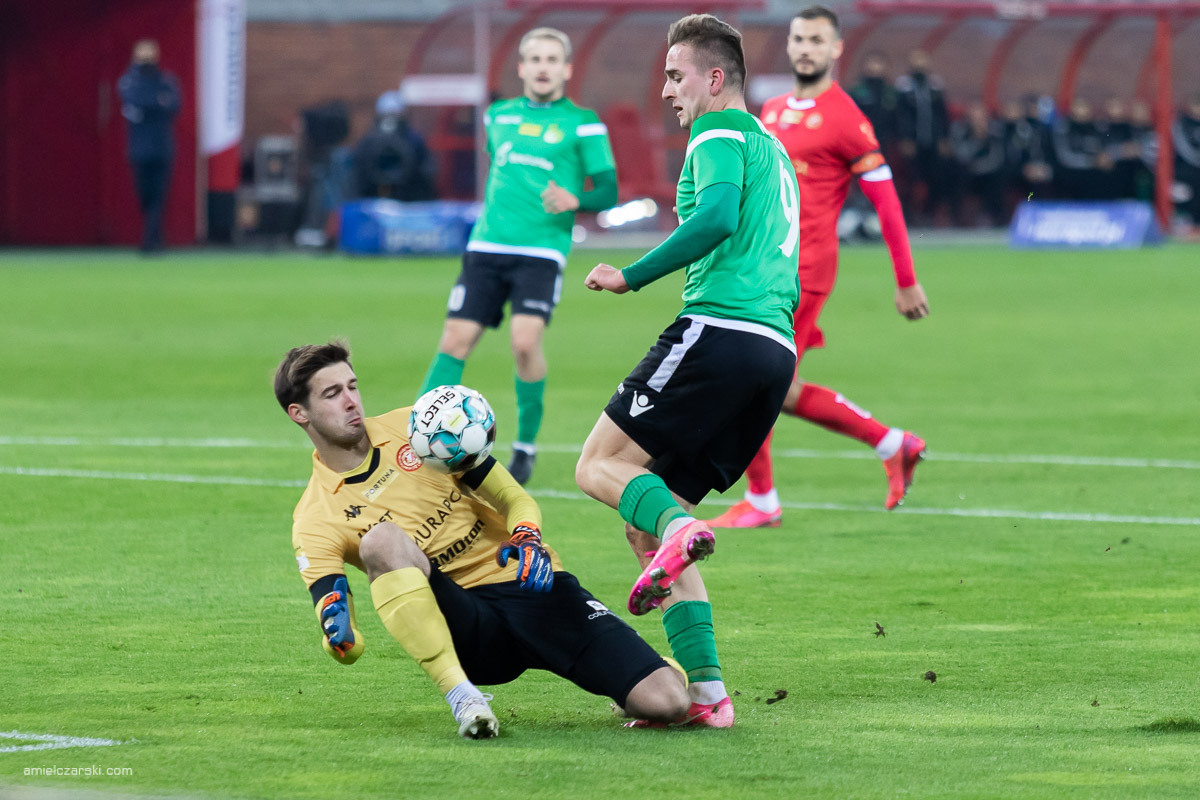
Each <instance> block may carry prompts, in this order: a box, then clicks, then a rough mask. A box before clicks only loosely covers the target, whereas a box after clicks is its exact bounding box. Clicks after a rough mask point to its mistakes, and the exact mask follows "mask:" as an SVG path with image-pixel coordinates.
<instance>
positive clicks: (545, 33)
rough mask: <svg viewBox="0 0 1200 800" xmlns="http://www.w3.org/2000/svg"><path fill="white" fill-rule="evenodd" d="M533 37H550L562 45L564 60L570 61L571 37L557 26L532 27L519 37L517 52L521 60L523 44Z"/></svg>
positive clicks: (523, 53)
mask: <svg viewBox="0 0 1200 800" xmlns="http://www.w3.org/2000/svg"><path fill="white" fill-rule="evenodd" d="M534 39H552V40H553V41H556V42H558V43H559V44H561V45H562V46H563V53H565V54H566V56H565V58H566V62H567V63H568V64H570V63H571V37H570V36H567V35H566V34H565V33H563V32H562V31H560V30H559V29H558V28H534V29H533V30H531V31H530V32H529V33H527V34H525V35H524V36H522V37H521V43H520V44H519V45H517V54H518V55H519V56H520V58H521V60H522V61H524V60H525V45H527V44H528V43H529V42H532V41H533V40H534Z"/></svg>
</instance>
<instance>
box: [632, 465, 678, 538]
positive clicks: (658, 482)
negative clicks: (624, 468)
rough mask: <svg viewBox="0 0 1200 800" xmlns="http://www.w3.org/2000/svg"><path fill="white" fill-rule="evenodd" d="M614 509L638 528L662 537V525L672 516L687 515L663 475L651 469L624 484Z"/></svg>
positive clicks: (664, 526) (664, 525) (671, 518)
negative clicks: (619, 499) (664, 481)
mask: <svg viewBox="0 0 1200 800" xmlns="http://www.w3.org/2000/svg"><path fill="white" fill-rule="evenodd" d="M617 513H619V514H620V515H621V519H623V520H625V521H626V522H628V523H629V524H630V525H632V526H633V527H635V528H637V529H638V530H639V531H645V532H646V533H652V534H654V535H655V536H657V537H658V538H659V539H661V538H662V535H663V529H664V528H666V527H667V523H669V522H670V521H671V520H673V519H678V518H679V517H686V516H687V512H686V511H684V510H683V507H682V506H681V505H679V503H677V502H675V497H674V495H672V494H671V490H670V489H668V488H667V485H666V484H665V483H663V479H662V478H660V477H658V476H657V475H655V474H653V473H650V472H648V473H646V474H645V475H638V476H637V477H636V478H634V479H633V480H631V481H630V482H629V483H627V484H625V490H624V491H623V492H621V502H619V503H618V504H617Z"/></svg>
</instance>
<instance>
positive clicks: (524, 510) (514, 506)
mask: <svg viewBox="0 0 1200 800" xmlns="http://www.w3.org/2000/svg"><path fill="white" fill-rule="evenodd" d="M479 492H480V494H482V495H483V499H484V500H487V501H488V503H490V504H491V505H492V506H494V507H495V508H496V510H497V511H499V512H500V513H501V514H503V515H504V519H505V524H507V525H508V529H509V530H510V531H512V530H516V528H517V526H518V525H528V526H531V527H534V528H537V529H538V530H539V531H540V530H541V529H542V510H541V509H540V508H538V504H537V501H536V500H534V499H533V498H532V497H530V496H529V493H528V492H526V491H525V490H524V489H522V488H521V484H519V483H517V481H516V479H515V478H513V476H512V475H510V474H509V473H508V470H506V469H505V468H504V467H502V466H501V465H500V464H499V463H498V462H497V463H496V464H494V465H493V466H492V469H491V470H490V471H489V472H488V474H487V477H485V478H484V479H483V483H481V484H479Z"/></svg>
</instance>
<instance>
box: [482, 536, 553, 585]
mask: <svg viewBox="0 0 1200 800" xmlns="http://www.w3.org/2000/svg"><path fill="white" fill-rule="evenodd" d="M512 556H516V559H517V580H518V581H519V582H520V586H521V588H522V589H529V590H530V591H534V592H548V591H550V587H551V586H553V585H554V566H553V565H552V564H551V563H550V554H549V553H547V552H546V548H544V547H542V533H541V531H539V530H538V529H537V526H536V525H532V524H529V523H521V524H520V525H518V526H517V527H516V528H514V529H513V535H512V538H510V539H509V540H508V541H507V542H505V543H504V544H503V545H501V547H500V549H499V550H497V551H496V563H497V564H499V565H500V566H502V567H503V566H506V565H507V564H508V559H509V558H510V557H512Z"/></svg>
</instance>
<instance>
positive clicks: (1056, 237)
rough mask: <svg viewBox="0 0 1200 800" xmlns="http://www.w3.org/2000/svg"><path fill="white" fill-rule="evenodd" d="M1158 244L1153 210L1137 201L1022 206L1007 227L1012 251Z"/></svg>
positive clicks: (1032, 203)
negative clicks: (1017, 249) (1013, 248)
mask: <svg viewBox="0 0 1200 800" xmlns="http://www.w3.org/2000/svg"><path fill="white" fill-rule="evenodd" d="M1161 241H1162V234H1161V233H1160V231H1159V228H1158V221H1157V220H1156V219H1155V217H1154V209H1153V208H1151V207H1150V204H1149V203H1142V202H1139V201H1137V200H1117V201H1112V202H1056V201H1036V202H1030V203H1021V205H1020V206H1018V208H1017V213H1016V214H1015V215H1014V216H1013V220H1012V225H1011V226H1010V227H1009V245H1010V246H1012V247H1015V248H1036V247H1058V248H1133V247H1143V246H1145V245H1149V244H1158V243H1159V242H1161Z"/></svg>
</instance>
